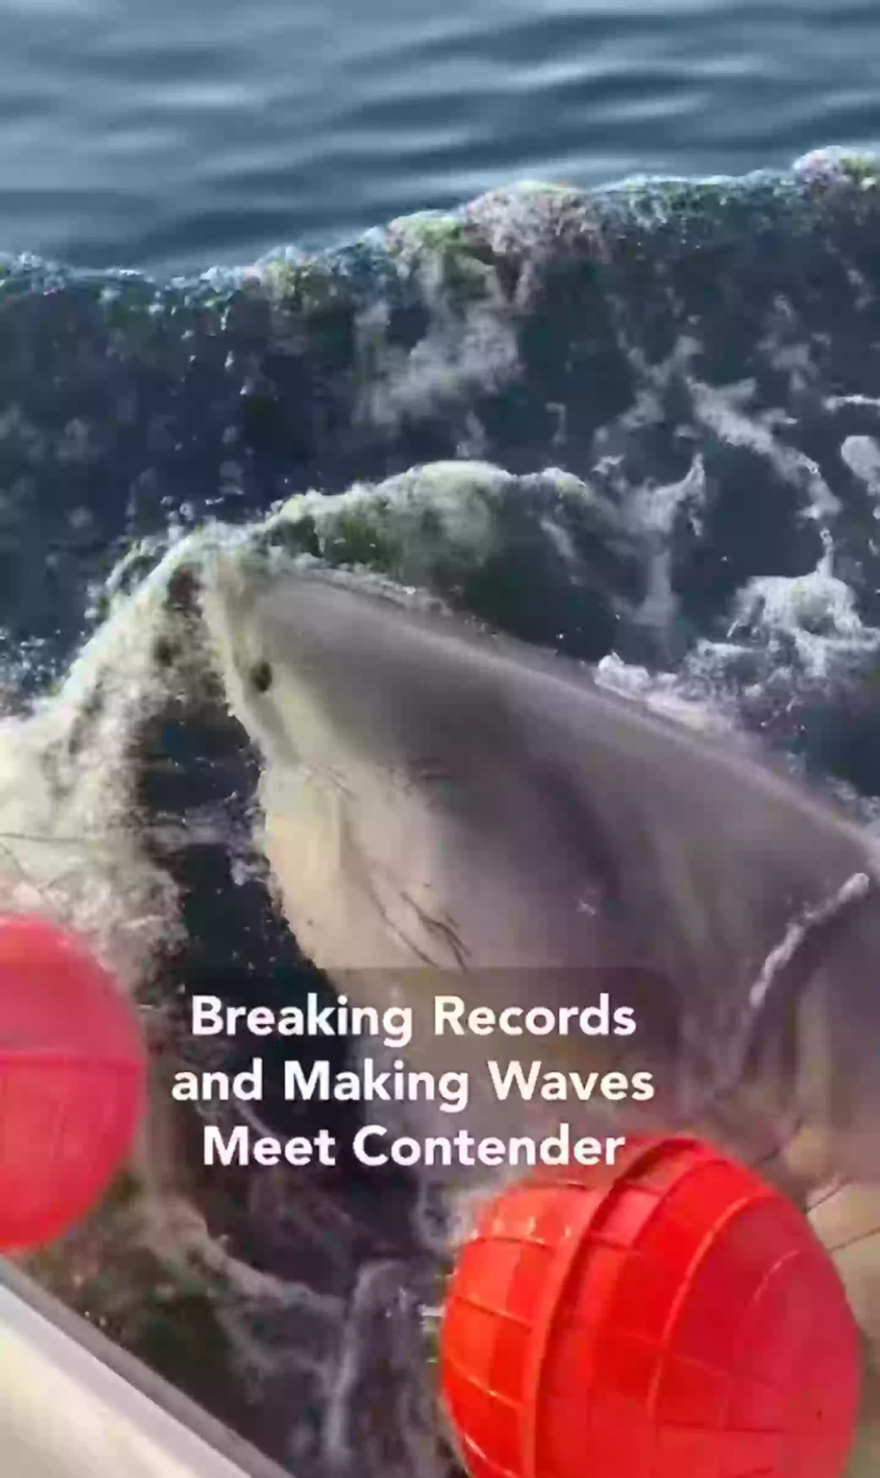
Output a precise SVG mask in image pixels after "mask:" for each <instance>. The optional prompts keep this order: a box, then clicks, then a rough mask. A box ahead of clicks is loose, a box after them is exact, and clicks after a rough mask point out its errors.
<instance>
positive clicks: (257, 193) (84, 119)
mask: <svg viewBox="0 0 880 1478" xmlns="http://www.w3.org/2000/svg"><path fill="white" fill-rule="evenodd" d="M878 50H880V17H878V13H877V9H876V7H875V6H874V5H872V4H871V3H870V0H841V3H840V4H836V5H834V6H831V5H826V4H821V3H819V0H772V3H771V0H767V3H761V0H751V3H747V4H744V5H743V4H740V5H737V4H734V3H732V0H669V3H660V0H584V3H574V0H547V3H546V4H543V5H541V6H535V5H532V4H529V3H528V0H450V3H449V4H446V5H444V6H442V7H441V8H440V9H438V8H437V6H435V5H433V4H431V3H429V0H408V3H406V4H404V3H392V0H369V3H364V4H360V3H356V0H320V3H319V0H302V3H298V4H297V5H295V6H294V5H283V4H268V3H266V0H260V3H259V4H255V5H249V6H244V5H240V4H236V3H234V0H216V3H213V4H211V3H209V0H190V3H188V4H187V5H184V6H177V5H173V4H171V3H169V0H157V3H156V4H154V5H150V6H137V5H134V4H133V3H131V0H34V3H31V0H3V3H2V5H0V130H2V139H3V147H2V149H0V220H2V223H3V225H2V231H0V249H3V248H6V249H7V250H12V251H32V252H37V253H40V254H43V255H47V256H49V257H52V258H54V259H57V260H61V261H65V262H73V263H76V264H77V265H85V266H90V267H110V266H125V267H135V268H141V269H146V270H156V271H161V272H163V273H167V272H176V271H199V270H202V269H203V268H204V267H206V266H208V265H210V264H211V263H216V262H221V263H224V264H227V265H241V264H242V263H244V262H246V261H248V260H250V259H251V258H252V257H254V256H256V255H259V254H262V253H263V252H265V251H266V250H268V249H269V248H271V247H275V246H278V245H281V244H286V243H289V242H294V241H295V242H298V243H300V244H301V245H304V246H308V247H313V246H317V245H326V244H328V243H332V242H338V241H342V240H348V239H350V238H351V237H352V236H354V235H356V234H357V233H359V232H360V231H362V230H365V229H366V228H367V227H369V226H373V225H381V224H382V223H384V222H386V221H388V220H390V219H391V218H392V217H393V216H396V215H405V214H408V213H409V212H411V211H413V210H421V209H425V208H429V207H437V208H447V207H451V206H455V205H457V204H460V203H461V202H462V201H463V200H466V199H468V198H470V197H472V196H474V195H477V194H479V193H481V192H482V191H484V190H486V189H488V188H490V187H492V186H496V185H502V184H507V183H510V182H512V181H514V180H517V179H520V178H523V177H524V176H530V177H538V178H542V179H548V178H549V179H554V180H557V179H558V180H562V181H564V182H566V183H571V184H574V185H594V184H603V183H606V182H607V181H609V180H613V179H617V178H620V177H621V176H624V175H626V174H629V173H631V172H637V173H642V172H646V173H663V174H667V173H673V174H714V173H721V172H725V173H733V174H741V173H743V172H744V171H746V170H748V169H753V168H756V167H758V166H768V167H778V168H783V167H785V166H786V165H787V164H788V163H789V162H790V160H791V159H792V158H794V157H795V156H796V155H798V154H800V153H803V152H804V151H806V150H807V149H808V148H811V147H813V146H814V145H815V144H817V143H841V144H866V143H869V142H871V141H872V140H873V139H874V138H875V137H876V134H877V84H878V62H877V55H878Z"/></svg>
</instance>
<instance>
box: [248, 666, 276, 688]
mask: <svg viewBox="0 0 880 1478" xmlns="http://www.w3.org/2000/svg"><path fill="white" fill-rule="evenodd" d="M250 680H251V684H253V686H254V687H256V690H257V693H268V692H269V689H271V686H272V668H271V667H269V664H268V662H254V665H253V667H251V670H250Z"/></svg>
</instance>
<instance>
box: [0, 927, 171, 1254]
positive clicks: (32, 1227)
mask: <svg viewBox="0 0 880 1478" xmlns="http://www.w3.org/2000/svg"><path fill="white" fill-rule="evenodd" d="M145 1081H146V1053H145V1048H144V1043H143V1039H142V1034H141V1030H140V1026H139V1023H138V1020H137V1017H136V1015H135V1012H134V1010H133V1008H132V1006H131V1005H130V1003H129V1001H128V1000H127V999H126V998H125V997H124V996H123V994H122V992H121V991H120V990H119V989H117V987H116V984H115V982H114V981H113V979H112V977H111V976H110V975H109V974H108V973H107V971H106V970H105V969H104V968H103V967H102V966H101V965H100V964H99V963H98V962H97V960H95V959H94V958H93V956H92V955H91V953H90V952H89V951H88V949H87V948H86V947H85V945H84V944H82V943H81V942H80V941H79V940H78V939H76V938H75V937H73V936H72V935H70V934H68V933H67V932H66V931H64V930H62V929H59V928H58V927H57V926H55V925H54V924H51V923H49V922H47V921H46V920H44V919H38V918H24V917H0V1251H2V1252H10V1251H14V1250H23V1249H26V1248H31V1247H36V1246H39V1245H40V1244H42V1243H44V1242H48V1241H51V1240H52V1239H53V1238H55V1237H57V1236H60V1235H61V1234H62V1233H63V1232H65V1231H67V1230H68V1228H69V1227H70V1226H72V1225H73V1224H74V1223H75V1222H77V1221H78V1220H80V1218H81V1217H83V1216H84V1215H85V1214H86V1213H87V1212H88V1211H89V1210H90V1209H91V1207H92V1206H93V1205H94V1204H95V1202H97V1201H98V1200H99V1199H100V1197H101V1195H102V1194H103V1192H104V1191H105V1190H106V1188H107V1186H108V1185H109V1183H110V1181H111V1179H112V1178H113V1176H114V1175H115V1173H116V1171H117V1170H118V1169H119V1168H120V1166H121V1165H122V1163H123V1161H124V1160H125V1157H126V1155H127V1154H128V1152H129V1150H130V1148H131V1144H132V1140H133V1138H134V1134H135V1131H136V1129H137V1124H138V1120H139V1118H140V1115H141V1112H142V1107H143V1101H144V1091H145Z"/></svg>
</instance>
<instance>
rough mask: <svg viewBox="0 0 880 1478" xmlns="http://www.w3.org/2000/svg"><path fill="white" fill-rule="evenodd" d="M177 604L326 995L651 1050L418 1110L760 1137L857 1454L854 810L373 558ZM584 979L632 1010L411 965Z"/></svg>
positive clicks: (861, 1277)
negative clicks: (826, 1288)
mask: <svg viewBox="0 0 880 1478" xmlns="http://www.w3.org/2000/svg"><path fill="white" fill-rule="evenodd" d="M204 615H205V619H206V623H207V627H208V631H209V635H210V639H211V642H212V644H213V647H214V650H215V653H216V657H217V662H218V664H219V667H220V669H221V671H222V673H223V677H224V681H225V683H226V691H227V697H228V701H229V703H230V706H231V708H232V711H233V712H234V713H235V714H236V715H237V717H238V718H239V719H240V721H241V722H242V723H243V724H244V726H245V727H246V729H247V730H248V731H249V733H250V735H251V737H252V739H253V740H254V741H255V742H256V744H257V745H258V747H259V749H260V750H261V752H262V757H263V761H264V771H263V776H262V782H261V794H260V800H261V805H262V808H263V814H264V833H263V836H262V839H261V840H262V845H263V846H264V849H265V852H266V855H267V857H268V860H269V863H270V866H271V869H272V871H273V873H274V877H275V880H276V882H277V886H278V889H279V892H280V895H281V899H282V902H283V905H284V908H285V911H286V914H287V917H288V919H289V922H290V925H291V928H292V930H293V932H294V934H295V935H296V937H297V939H298V941H299V943H300V945H301V946H302V948H303V949H304V950H305V951H306V952H307V953H308V954H309V955H310V956H311V957H312V959H313V960H314V961H315V963H316V964H318V965H319V966H320V967H322V968H323V969H324V970H325V971H327V972H328V973H329V975H330V976H331V977H332V978H333V979H334V980H335V981H336V983H337V984H338V985H339V986H340V988H342V989H343V990H345V991H346V993H347V994H348V996H349V998H350V999H351V1000H352V1001H359V1002H366V1003H372V1004H376V1005H378V1006H380V1007H381V1006H384V1005H388V1004H392V1003H394V1004H405V1005H410V1006H412V1007H413V1009H414V1012H415V1015H416V1023H417V1024H416V1033H415V1039H414V1042H413V1044H412V1046H411V1047H410V1048H409V1049H407V1053H406V1055H407V1057H408V1058H410V1059H411V1060H412V1063H413V1065H414V1066H416V1067H419V1066H425V1067H429V1068H431V1069H433V1070H434V1071H435V1072H441V1071H444V1070H448V1069H453V1070H455V1069H457V1070H466V1071H468V1072H469V1073H471V1074H472V1076H473V1078H474V1079H475V1081H477V1082H482V1081H483V1080H484V1078H485V1063H486V1060H487V1059H488V1058H495V1059H497V1060H502V1061H504V1060H509V1059H511V1058H514V1057H518V1058H519V1059H520V1060H524V1061H529V1060H532V1059H535V1058H539V1059H541V1060H542V1061H543V1063H544V1065H545V1067H548V1068H550V1067H554V1068H559V1067H563V1068H573V1069H579V1070H581V1071H584V1072H588V1071H590V1070H597V1069H598V1070H602V1071H605V1070H607V1069H608V1068H611V1067H614V1068H620V1069H622V1070H624V1071H626V1072H631V1071H632V1070H634V1069H638V1068H645V1067H648V1068H650V1069H651V1070H652V1072H653V1073H654V1081H655V1085H656V1093H655V1097H654V1098H653V1099H652V1100H651V1101H650V1102H649V1103H648V1104H643V1105H636V1104H635V1103H633V1102H632V1101H627V1102H623V1103H621V1102H616V1103H613V1104H612V1103H609V1104H606V1105H604V1106H603V1108H602V1109H598V1108H596V1107H595V1105H594V1104H593V1103H592V1102H591V1103H590V1104H589V1105H585V1104H581V1103H577V1102H575V1103H574V1104H572V1103H567V1104H558V1103H554V1104H543V1105H542V1107H541V1108H540V1109H539V1108H538V1107H537V1106H536V1105H535V1104H534V1103H525V1102H516V1101H515V1100H514V1099H509V1100H508V1101H506V1102H504V1103H499V1102H498V1101H497V1100H496V1099H494V1097H493V1095H492V1094H491V1093H482V1094H481V1093H479V1092H478V1091H476V1090H475V1091H474V1093H473V1096H472V1100H471V1103H470V1105H469V1108H468V1111H467V1113H466V1114H462V1115H460V1116H457V1117H456V1118H452V1116H446V1122H445V1123H444V1124H442V1125H440V1126H439V1127H440V1128H442V1129H443V1130H444V1131H447V1132H448V1131H451V1130H453V1129H455V1128H457V1127H460V1123H461V1121H462V1120H465V1119H466V1120H467V1121H468V1127H472V1128H474V1129H475V1130H479V1131H480V1132H482V1133H489V1134H492V1133H497V1134H500V1135H501V1136H502V1137H505V1136H510V1135H515V1134H519V1133H523V1132H527V1133H536V1132H537V1131H538V1130H541V1129H544V1128H550V1129H551V1130H552V1128H553V1127H555V1124H557V1123H559V1122H560V1121H561V1120H570V1121H576V1122H577V1123H578V1124H582V1125H583V1132H584V1133H585V1134H590V1133H593V1132H597V1133H598V1132H600V1130H604V1132H606V1133H612V1134H613V1133H628V1132H633V1131H645V1130H648V1131H655V1132H656V1131H667V1130H669V1129H672V1128H677V1127H683V1126H684V1125H687V1127H689V1128H691V1129H696V1130H698V1131H699V1132H703V1133H706V1134H707V1135H708V1136H709V1137H712V1138H714V1139H716V1140H717V1141H719V1142H720V1143H722V1144H725V1145H726V1146H727V1147H728V1148H729V1149H730V1150H731V1151H732V1152H734V1153H736V1154H738V1155H740V1156H741V1157H742V1158H743V1159H745V1160H748V1161H750V1162H751V1163H754V1164H757V1165H758V1166H759V1167H760V1169H761V1171H762V1173H763V1174H764V1175H765V1176H766V1177H767V1178H768V1179H770V1180H773V1181H775V1182H776V1184H777V1185H779V1186H780V1187H781V1188H782V1189H784V1190H785V1191H787V1192H788V1193H789V1194H791V1195H793V1196H795V1198H796V1199H798V1200H799V1202H800V1203H801V1204H802V1205H804V1206H805V1207H807V1208H808V1209H809V1214H810V1218H811V1221H812V1223H813V1225H814V1227H815V1229H816V1231H817V1233H818V1235H819V1236H820V1238H821V1239H822V1240H823V1242H824V1243H825V1245H826V1247H827V1248H828V1249H829V1251H830V1252H831V1254H832V1256H833V1257H834V1259H835V1261H836V1263H837V1266H838V1269H839V1271H840V1273H841V1276H842V1278H843V1281H844V1284H845V1286H846V1288H847V1292H848V1295H849V1298H850V1302H851V1304H852V1306H853V1309H854V1311H855V1313H856V1316H857V1318H858V1319H859V1321H860V1323H861V1326H862V1329H863V1331H864V1332H865V1335H866V1337H867V1339H868V1351H869V1356H868V1367H867V1369H868V1378H867V1382H866V1402H865V1411H864V1417H863V1422H862V1428H861V1433H860V1439H859V1444H858V1449H857V1452H856V1454H855V1455H854V1458H853V1464H852V1465H851V1467H850V1469H849V1472H850V1475H851V1478H856V1475H862V1474H867V1473H869V1472H872V1471H875V1470H876V1464H877V1461H878V1459H880V1375H878V1374H877V1373H876V1372H878V1371H880V1359H878V1357H880V1113H878V1110H880V980H878V968H880V894H878V889H877V885H876V881H875V867H876V859H875V856H874V854H873V849H872V845H871V842H870V839H869V837H868V836H867V834H866V833H865V832H864V831H863V830H862V829H861V828H860V827H859V826H858V825H857V824H855V823H854V822H852V821H851V820H850V819H848V818H847V817H846V816H844V815H842V814H840V813H839V812H838V810H837V809H836V807H835V806H833V805H832V804H831V803H830V801H828V800H827V799H825V798H824V797H820V796H818V795H813V794H811V793H809V792H808V791H807V790H806V789H805V788H802V787H801V786H800V785H799V784H797V783H795V782H794V781H793V780H792V779H791V778H790V777H789V776H788V775H786V774H785V773H783V772H782V771H781V770H777V769H775V768H774V767H773V766H772V765H771V764H769V763H765V762H763V761H762V760H761V759H759V758H758V757H756V755H755V754H754V753H752V752H750V751H748V750H746V749H745V747H744V746H741V745H738V744H734V743H732V742H731V743H730V744H728V743H726V742H719V741H717V740H716V741H711V740H708V739H707V738H705V737H703V736H701V735H699V734H697V733H694V732H691V731H689V730H688V729H686V728H684V727H683V726H679V725H677V724H673V723H672V722H666V721H664V720H663V719H662V718H660V717H657V716H655V715H653V714H651V713H650V712H647V711H645V710H644V709H643V708H641V707H640V706H638V705H637V704H635V703H629V702H627V701H626V700H623V699H617V698H615V697H613V696H610V695H608V694H607V693H605V692H603V691H601V690H600V689H599V688H597V687H596V686H595V684H594V683H593V682H592V681H591V679H590V676H589V674H588V673H587V672H585V671H584V670H582V669H581V668H580V667H578V666H575V665H571V664H569V663H567V662H565V661H562V660H558V659H554V658H552V657H545V656H543V655H536V654H535V653H533V652H531V651H525V650H523V649H522V648H520V647H518V646H517V645H515V644H513V643H511V642H509V641H507V640H499V639H497V638H494V637H492V636H491V635H489V634H487V633H484V632H481V631H479V630H477V629H476V628H475V627H473V626H471V625H470V624H469V623H468V622H465V621H462V620H460V619H459V618H454V617H451V616H449V615H448V614H445V613H440V612H437V611H432V610H430V609H428V608H425V607H424V606H423V605H421V604H419V603H418V602H413V601H407V599H406V598H404V597H403V596H402V595H399V594H396V593H394V592H392V591H387V590H383V589H382V588H381V587H380V586H378V585H376V586H375V588H372V587H371V586H370V584H369V583H366V584H365V583H364V582H361V581H358V580H354V579H346V578H344V577H342V576H330V575H329V574H328V573H326V572H318V571H310V570H309V569H304V570H303V569H301V570H296V571H293V570H290V569H285V568H278V567H274V568H273V566H272V565H271V564H270V563H267V562H263V561H261V560H259V559H256V558H254V557H253V556H250V557H249V556H238V557H235V556H231V557H227V558H226V559H225V560H224V561H223V562H222V563H221V565H220V566H219V567H218V569H217V570H216V572H215V575H214V578H213V579H212V581H211V582H210V583H209V584H208V587H207V588H206V591H205V595H204ZM602 988H605V989H608V990H609V992H610V993H611V995H612V998H613V1004H621V1005H623V1004H625V1005H629V1006H631V1007H632V1008H633V1010H634V1013H635V1018H636V1021H637V1030H636V1032H635V1034H634V1035H632V1036H629V1037H614V1036H609V1037H606V1038H599V1037H593V1038H587V1037H584V1036H581V1035H577V1036H557V1037H555V1038H554V1039H548V1038H546V1037H540V1038H531V1039H525V1038H506V1039H504V1038H501V1037H499V1036H498V1035H497V1034H496V1035H494V1036H492V1037H491V1038H482V1037H475V1036H473V1035H469V1036H466V1037H457V1038H456V1037H446V1036H444V1037H437V1036H434V1035H433V1034H432V1030H431V1027H432V1014H431V1013H432V998H433V995H434V994H435V993H436V992H438V991H439V992H440V993H450V994H459V995H462V996H464V997H465V998H466V999H467V1001H468V1003H469V1005H488V1006H493V1007H495V1008H497V1009H501V1008H503V1007H504V1006H508V1005H512V1004H513V1005H515V1004H524V1003H525V1004H535V1003H536V1002H540V1003H541V1004H545V1005H552V1006H561V1005H572V1004H590V1003H592V1002H594V1001H595V1000H596V999H597V998H598V993H599V990H600V989H602ZM440 1118H443V1115H442V1114H438V1115H436V1117H435V1119H434V1120H433V1122H432V1125H431V1128H433V1129H437V1128H438V1124H437V1119H440ZM450 1119H451V1122H450ZM423 1127H424V1126H423ZM470 1174H471V1175H472V1176H473V1174H474V1172H473V1171H471V1172H470Z"/></svg>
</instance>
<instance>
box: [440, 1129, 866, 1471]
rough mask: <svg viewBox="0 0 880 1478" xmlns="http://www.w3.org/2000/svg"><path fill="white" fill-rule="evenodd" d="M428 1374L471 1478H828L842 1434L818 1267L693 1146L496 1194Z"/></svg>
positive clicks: (818, 1250) (844, 1349)
mask: <svg viewBox="0 0 880 1478" xmlns="http://www.w3.org/2000/svg"><path fill="white" fill-rule="evenodd" d="M440 1358H441V1372H442V1380H443V1389H444V1395H445V1399H446V1405H447V1408H448V1412H449V1416H450V1418H451V1421H452V1424H453V1427H454V1429H455V1430H456V1432H457V1434H458V1437H459V1440H460V1445H461V1451H462V1456H463V1458H464V1461H465V1462H466V1464H467V1466H468V1468H469V1469H470V1471H471V1473H472V1475H473V1478H583V1475H584V1474H585V1473H596V1474H597V1475H599V1478H747V1475H748V1478H754V1475H756V1474H761V1475H762V1478H840V1475H841V1474H842V1472H843V1469H844V1467H845V1464H846V1460H847V1457H848V1453H849V1450H850V1446H851V1444H852V1440H853V1436H854V1433H855V1425H856V1420H857V1409H858V1402H859V1388H860V1370H861V1354H860V1347H859V1337H858V1331H857V1328H856V1325H855V1322H854V1320H853V1318H852V1315H851V1314H850V1311H849V1308H848V1305H847V1301H846V1297H845V1294H844V1291H843V1287H842V1285H841V1283H840V1281H839V1279H838V1277H837V1273H836V1270H835V1268H834V1266H833V1264H832V1262H831V1260H830V1258H829V1257H828V1255H827V1254H826V1252H825V1250H824V1249H823V1248H822V1246H821V1245H820V1243H819V1242H818V1241H817V1239H816V1237H815V1235H814V1234H813V1232H812V1230H811V1228H810V1226H809V1224H808V1223H807V1221H806V1219H805V1218H804V1217H803V1216H802V1215H801V1213H800V1212H799V1211H798V1210H797V1208H796V1207H795V1206H793V1205H792V1204H791V1203H790V1202H788V1201H787V1200H785V1198H784V1197H783V1196H781V1195H779V1194H778V1193H777V1192H776V1191H775V1190H773V1189H771V1188H770V1187H769V1186H767V1185H765V1184H764V1183H763V1181H761V1180H760V1179H759V1178H758V1177H757V1176H756V1175H754V1174H753V1173H752V1172H751V1171H749V1170H747V1169H746V1168H745V1167H743V1166H740V1165H738V1164H735V1163H734V1162H732V1161H731V1160H729V1159H727V1158H726V1157H725V1156H723V1155H722V1154H720V1153H718V1152H717V1151H716V1150H714V1149H712V1148H711V1147H710V1146H708V1145H705V1144H702V1143H701V1142H699V1141H697V1140H693V1139H684V1138H667V1139H659V1140H652V1141H644V1140H643V1141H641V1142H636V1141H630V1143H629V1144H628V1145H627V1146H626V1148H625V1150H624V1152H623V1154H622V1155H620V1156H619V1157H618V1164H617V1165H616V1166H614V1167H611V1168H608V1169H596V1170H590V1169H585V1168H583V1167H580V1166H568V1167H565V1168H564V1169H560V1170H556V1171H542V1172H540V1173H539V1174H538V1175H536V1176H535V1177H534V1178H531V1179H529V1180H527V1181H525V1182H524V1183H522V1184H520V1185H516V1186H513V1187H512V1188H510V1189H508V1190H506V1191H505V1192H504V1193H503V1194H502V1195H501V1196H500V1197H499V1198H498V1199H497V1200H495V1201H494V1202H493V1203H492V1204H491V1205H490V1206H489V1207H488V1209H487V1210H486V1212H485V1214H484V1215H483V1217H482V1220H481V1222H480V1225H479V1227H478V1230H477V1233H476V1235H475V1236H474V1237H473V1239H472V1240H470V1241H469V1242H468V1243H467V1244H466V1245H465V1247H464V1249H463V1251H462V1254H461V1256H460V1259H459V1262H458V1266H457V1269H456V1271H455V1273H454V1276H453V1278H452V1281H451V1286H450V1290H449V1295H448V1299H447V1304H446V1310H445V1314H444V1321H443V1328H442V1333H441V1357H440Z"/></svg>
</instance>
